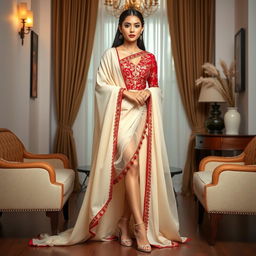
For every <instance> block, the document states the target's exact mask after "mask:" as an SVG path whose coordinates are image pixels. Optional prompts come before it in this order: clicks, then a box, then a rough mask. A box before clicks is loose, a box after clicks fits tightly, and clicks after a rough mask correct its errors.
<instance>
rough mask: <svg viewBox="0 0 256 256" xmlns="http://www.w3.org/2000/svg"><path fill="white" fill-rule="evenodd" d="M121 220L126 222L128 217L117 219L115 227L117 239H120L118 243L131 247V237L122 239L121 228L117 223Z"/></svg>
mask: <svg viewBox="0 0 256 256" xmlns="http://www.w3.org/2000/svg"><path fill="white" fill-rule="evenodd" d="M122 220H123V221H125V222H128V221H129V219H127V218H124V217H122V218H121V219H120V220H119V222H118V224H117V227H118V230H119V240H120V244H121V245H123V246H126V247H131V246H132V239H131V238H127V239H122V230H121V228H120V227H119V223H120V221H122Z"/></svg>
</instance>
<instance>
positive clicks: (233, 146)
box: [195, 133, 255, 166]
mask: <svg viewBox="0 0 256 256" xmlns="http://www.w3.org/2000/svg"><path fill="white" fill-rule="evenodd" d="M253 137H255V135H248V134H239V135H226V134H207V133H206V134H196V141H195V149H196V162H197V166H198V164H199V162H200V160H201V159H202V158H204V157H206V156H210V155H214V156H236V155H239V154H241V153H242V151H243V150H244V148H245V147H246V146H247V144H248V143H249V142H250V141H251V139H252V138H253Z"/></svg>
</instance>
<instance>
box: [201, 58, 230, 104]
mask: <svg viewBox="0 0 256 256" xmlns="http://www.w3.org/2000/svg"><path fill="white" fill-rule="evenodd" d="M220 65H221V67H222V72H223V74H224V77H222V76H221V73H220V71H219V70H218V69H217V68H216V67H215V66H214V65H213V64H211V63H204V64H203V66H202V68H203V70H204V73H205V74H207V75H208V76H209V77H200V78H199V79H197V80H196V85H197V86H215V88H216V89H217V90H218V91H219V92H220V94H221V95H222V97H223V98H224V99H225V101H226V102H227V104H228V106H229V107H235V93H234V78H235V62H232V63H231V64H230V66H229V67H228V66H227V64H226V62H225V61H223V60H221V61H220Z"/></svg>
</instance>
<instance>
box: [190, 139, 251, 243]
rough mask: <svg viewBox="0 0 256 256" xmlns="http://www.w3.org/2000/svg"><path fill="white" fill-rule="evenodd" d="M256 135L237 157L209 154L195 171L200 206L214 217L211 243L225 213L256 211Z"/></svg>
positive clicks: (211, 218)
mask: <svg viewBox="0 0 256 256" xmlns="http://www.w3.org/2000/svg"><path fill="white" fill-rule="evenodd" d="M255 164H256V137H255V138H254V139H253V140H252V141H251V142H250V143H249V144H248V145H247V147H246V148H245V150H244V152H243V153H242V154H240V155H239V156H235V157H217V156H209V157H205V158H204V159H202V161H201V162H200V166H199V172H195V173H194V177H193V188H194V193H195V196H196V198H197V199H198V205H199V223H200V222H201V221H202V217H203V213H204V211H205V212H206V213H207V215H208V217H209V220H210V238H209V242H210V244H214V243H215V239H216V233H217V227H218V223H219V221H220V219H221V217H222V216H223V215H224V214H249V215H252V214H256V200H255V197H256V165H255Z"/></svg>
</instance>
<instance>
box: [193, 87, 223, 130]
mask: <svg viewBox="0 0 256 256" xmlns="http://www.w3.org/2000/svg"><path fill="white" fill-rule="evenodd" d="M198 101H199V102H208V103H213V104H212V106H211V109H210V115H209V117H208V119H206V120H205V126H206V128H207V130H208V133H211V134H221V133H222V130H223V128H224V121H223V118H222V117H221V111H220V105H219V104H217V103H218V102H219V103H220V102H225V100H224V98H223V97H222V95H221V94H220V92H219V91H218V90H217V89H216V87H215V86H214V85H212V86H207V85H203V86H202V87H201V91H200V95H199V99H198Z"/></svg>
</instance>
